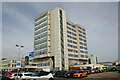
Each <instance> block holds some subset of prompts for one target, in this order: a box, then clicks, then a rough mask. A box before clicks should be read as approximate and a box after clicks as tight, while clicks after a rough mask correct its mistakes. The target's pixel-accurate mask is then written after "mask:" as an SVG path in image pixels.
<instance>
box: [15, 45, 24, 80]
mask: <svg viewBox="0 0 120 80" xmlns="http://www.w3.org/2000/svg"><path fill="white" fill-rule="evenodd" d="M16 47H18V48H19V55H18V58H19V61H21V60H20V48H23V47H24V46H21V45H18V44H17V45H16ZM19 63H20V62H19ZM18 70H20V69H19V68H18ZM18 70H17V80H18Z"/></svg>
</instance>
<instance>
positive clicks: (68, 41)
mask: <svg viewBox="0 0 120 80" xmlns="http://www.w3.org/2000/svg"><path fill="white" fill-rule="evenodd" d="M68 42H70V43H73V44H77V42H75V41H72V40H69V39H68Z"/></svg>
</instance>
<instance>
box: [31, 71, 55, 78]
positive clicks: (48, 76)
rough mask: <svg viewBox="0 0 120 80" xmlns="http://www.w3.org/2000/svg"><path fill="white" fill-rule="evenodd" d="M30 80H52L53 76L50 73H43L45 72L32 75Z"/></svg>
mask: <svg viewBox="0 0 120 80" xmlns="http://www.w3.org/2000/svg"><path fill="white" fill-rule="evenodd" d="M29 78H30V79H41V78H43V79H47V80H54V77H53V74H52V73H51V72H45V71H41V72H38V73H34V74H33V75H32V76H31V77H29Z"/></svg>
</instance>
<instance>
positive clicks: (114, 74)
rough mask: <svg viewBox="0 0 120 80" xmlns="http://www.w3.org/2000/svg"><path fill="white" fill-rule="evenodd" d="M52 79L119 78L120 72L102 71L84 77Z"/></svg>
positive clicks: (112, 79) (90, 79)
mask: <svg viewBox="0 0 120 80" xmlns="http://www.w3.org/2000/svg"><path fill="white" fill-rule="evenodd" d="M54 80H120V73H118V72H117V71H115V72H103V73H96V74H90V75H88V76H87V77H84V78H55V79H54Z"/></svg>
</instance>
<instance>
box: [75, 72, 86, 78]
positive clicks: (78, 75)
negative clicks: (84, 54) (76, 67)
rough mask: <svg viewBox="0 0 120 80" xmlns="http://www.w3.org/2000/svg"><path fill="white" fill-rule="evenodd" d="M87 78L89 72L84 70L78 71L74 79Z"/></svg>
mask: <svg viewBox="0 0 120 80" xmlns="http://www.w3.org/2000/svg"><path fill="white" fill-rule="evenodd" d="M86 76H87V72H86V71H84V70H81V71H78V72H77V73H75V74H74V76H73V77H74V78H82V77H86Z"/></svg>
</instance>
